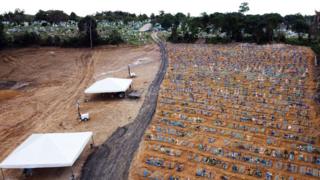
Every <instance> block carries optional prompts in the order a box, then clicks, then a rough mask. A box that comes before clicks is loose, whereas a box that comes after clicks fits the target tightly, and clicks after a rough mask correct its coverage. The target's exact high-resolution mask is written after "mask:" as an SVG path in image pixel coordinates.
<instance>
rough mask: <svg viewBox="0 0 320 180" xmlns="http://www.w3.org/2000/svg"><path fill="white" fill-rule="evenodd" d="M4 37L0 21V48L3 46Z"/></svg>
mask: <svg viewBox="0 0 320 180" xmlns="http://www.w3.org/2000/svg"><path fill="white" fill-rule="evenodd" d="M5 43H6V39H5V33H4V27H3V24H2V22H0V49H1V48H3V47H4V46H5Z"/></svg>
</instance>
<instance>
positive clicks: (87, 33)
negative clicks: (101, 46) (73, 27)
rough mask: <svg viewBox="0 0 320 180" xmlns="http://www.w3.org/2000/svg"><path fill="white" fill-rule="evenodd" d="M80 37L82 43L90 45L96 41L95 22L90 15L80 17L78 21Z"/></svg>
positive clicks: (97, 37)
mask: <svg viewBox="0 0 320 180" xmlns="http://www.w3.org/2000/svg"><path fill="white" fill-rule="evenodd" d="M78 29H79V33H80V39H81V41H82V44H83V45H86V46H90V47H91V48H92V46H93V45H94V44H96V43H97V42H98V39H99V35H98V32H97V22H96V20H95V19H94V18H93V17H91V16H86V17H84V18H82V19H81V20H80V21H79V23H78Z"/></svg>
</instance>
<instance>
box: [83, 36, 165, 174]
mask: <svg viewBox="0 0 320 180" xmlns="http://www.w3.org/2000/svg"><path fill="white" fill-rule="evenodd" d="M155 37H156V35H155V36H153V38H154V41H155V42H156V43H157V44H158V46H159V48H160V51H161V65H160V68H159V71H158V73H157V75H156V78H155V79H154V80H153V81H152V83H151V85H150V86H149V89H148V92H147V94H146V97H145V99H144V102H143V104H142V107H141V109H140V110H139V113H138V115H137V117H136V118H135V120H134V122H132V123H130V124H128V125H126V126H124V127H120V128H118V129H117V130H116V131H115V132H114V133H113V134H112V135H111V137H110V138H109V139H107V140H106V141H105V142H104V143H103V144H102V145H101V146H100V147H98V148H97V149H96V150H95V151H94V152H93V153H92V154H91V155H90V156H89V157H88V159H87V161H86V162H85V164H84V166H83V168H82V175H81V179H83V180H88V179H95V180H100V179H101V180H108V179H110V180H115V179H117V180H122V179H128V175H129V169H130V164H131V161H132V159H133V157H134V153H135V151H136V150H137V149H138V147H139V143H140V141H141V138H142V136H143V134H144V132H145V130H146V128H147V127H148V125H149V124H150V122H151V120H152V117H153V114H154V112H155V109H156V105H157V99H158V92H159V89H160V85H161V82H162V80H163V78H164V76H165V73H166V69H167V66H168V58H167V52H166V49H165V45H164V43H163V42H160V41H159V39H158V38H155Z"/></svg>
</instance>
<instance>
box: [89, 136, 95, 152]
mask: <svg viewBox="0 0 320 180" xmlns="http://www.w3.org/2000/svg"><path fill="white" fill-rule="evenodd" d="M91 142H92V143H91V146H90V147H91V149H92V148H93V146H94V139H93V135H92V136H91Z"/></svg>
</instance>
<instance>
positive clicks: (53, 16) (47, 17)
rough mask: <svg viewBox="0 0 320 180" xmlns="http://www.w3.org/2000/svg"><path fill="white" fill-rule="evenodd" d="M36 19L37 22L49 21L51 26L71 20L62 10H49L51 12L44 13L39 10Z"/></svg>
mask: <svg viewBox="0 0 320 180" xmlns="http://www.w3.org/2000/svg"><path fill="white" fill-rule="evenodd" d="M34 19H35V20H36V21H47V22H50V23H51V24H53V23H55V24H58V23H60V22H66V21H68V19H69V16H68V14H66V13H65V12H63V11H60V10H49V11H42V10H39V11H38V12H37V14H36V15H35V17H34Z"/></svg>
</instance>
